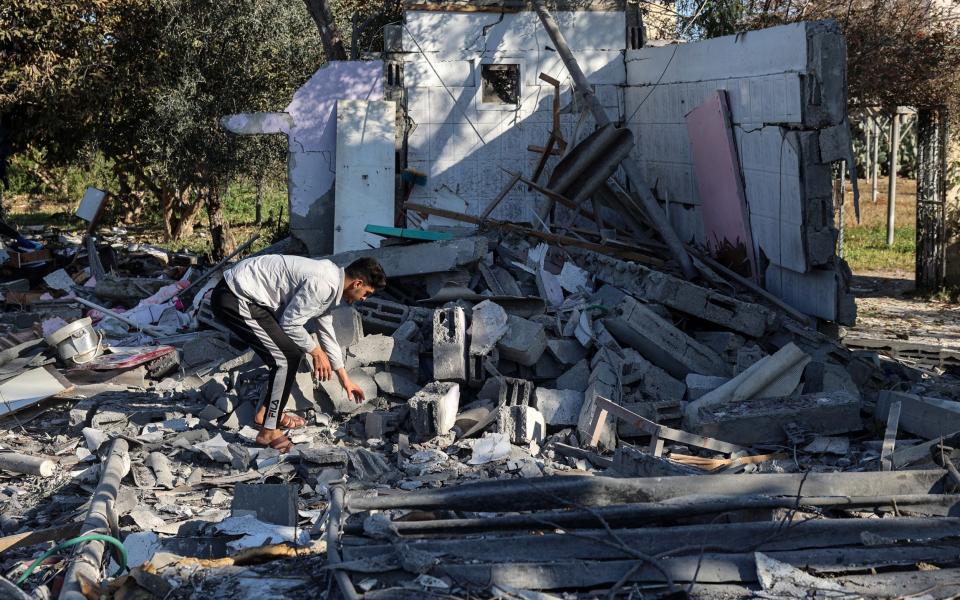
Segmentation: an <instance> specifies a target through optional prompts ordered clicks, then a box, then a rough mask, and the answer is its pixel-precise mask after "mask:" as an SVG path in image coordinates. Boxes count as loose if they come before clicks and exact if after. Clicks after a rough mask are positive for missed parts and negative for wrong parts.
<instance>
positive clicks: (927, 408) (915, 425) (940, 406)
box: [873, 391, 960, 440]
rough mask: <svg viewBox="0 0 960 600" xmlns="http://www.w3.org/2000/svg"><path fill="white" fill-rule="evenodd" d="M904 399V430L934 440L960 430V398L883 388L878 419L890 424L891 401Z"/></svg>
mask: <svg viewBox="0 0 960 600" xmlns="http://www.w3.org/2000/svg"><path fill="white" fill-rule="evenodd" d="M898 400H899V401H900V403H901V406H900V425H899V428H900V430H902V431H906V432H908V433H912V434H914V435H918V436H920V437H922V438H924V439H927V440H932V439H935V438H939V437H940V436H945V437H946V436H949V435H950V434H952V433H956V432H957V431H960V402H954V401H951V400H943V399H940V398H931V397H927V396H917V395H915V394H906V393H903V392H890V391H883V392H880V395H879V397H878V398H877V408H876V410H875V411H874V415H873V416H874V419H875V420H876V421H877V422H878V423H880V424H881V425H884V424H886V422H887V415H888V414H889V412H890V404H891V403H893V402H895V401H898Z"/></svg>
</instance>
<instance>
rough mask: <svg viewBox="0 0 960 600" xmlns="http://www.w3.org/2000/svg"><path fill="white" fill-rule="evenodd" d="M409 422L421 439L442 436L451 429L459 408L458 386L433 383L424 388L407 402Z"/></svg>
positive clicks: (448, 383)
mask: <svg viewBox="0 0 960 600" xmlns="http://www.w3.org/2000/svg"><path fill="white" fill-rule="evenodd" d="M407 404H408V405H409V406H410V420H411V421H412V423H413V428H414V430H415V431H416V432H417V435H418V436H420V437H421V438H434V437H436V436H438V435H444V434H446V433H447V432H448V431H450V429H451V428H452V427H453V424H454V423H455V422H456V419H457V411H458V409H459V408H460V386H459V385H458V384H456V383H450V382H439V381H435V382H432V383H429V384H427V385H426V386H424V387H423V388H422V389H421V390H420V391H419V392H417V393H416V394H415V395H414V396H413V398H410V400H409V401H408V402H407Z"/></svg>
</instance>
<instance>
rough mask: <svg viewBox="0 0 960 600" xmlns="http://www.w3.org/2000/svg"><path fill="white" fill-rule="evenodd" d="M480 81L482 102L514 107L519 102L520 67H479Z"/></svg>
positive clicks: (495, 65)
mask: <svg viewBox="0 0 960 600" xmlns="http://www.w3.org/2000/svg"><path fill="white" fill-rule="evenodd" d="M480 79H481V80H482V88H481V89H482V94H483V95H482V97H481V100H482V101H483V102H485V103H490V104H512V105H514V106H516V105H517V104H518V103H519V102H520V65H517V64H502V65H501V64H486V65H480Z"/></svg>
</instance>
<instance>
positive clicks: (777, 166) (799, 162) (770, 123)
mask: <svg viewBox="0 0 960 600" xmlns="http://www.w3.org/2000/svg"><path fill="white" fill-rule="evenodd" d="M625 56H626V62H627V88H626V100H625V104H626V106H625V108H626V117H627V118H628V119H629V126H630V128H631V129H632V130H633V132H634V135H635V139H636V141H637V148H636V156H637V158H638V159H639V160H640V164H641V166H642V168H643V171H644V173H645V175H646V178H647V181H648V183H649V184H650V185H651V186H654V187H655V189H656V195H657V197H658V198H659V199H660V200H661V201H663V202H665V204H666V205H667V206H668V212H669V215H670V219H671V222H672V223H673V225H674V228H675V229H676V230H677V232H678V234H680V235H681V237H682V238H684V239H686V240H692V241H697V242H700V243H702V242H703V241H704V239H703V238H704V236H703V225H702V222H701V219H700V213H699V205H700V198H699V197H698V194H697V187H696V181H695V179H694V171H693V162H692V158H691V153H690V144H689V138H688V134H687V128H686V123H685V120H684V117H685V115H686V114H687V113H688V112H690V111H691V110H692V109H694V108H696V107H697V106H699V105H700V104H702V103H703V102H704V101H705V100H706V99H707V97H708V96H709V94H710V93H711V92H712V91H714V90H720V89H722V90H726V92H727V96H728V98H729V102H730V112H731V121H732V123H733V127H734V130H735V136H736V145H737V150H738V154H739V158H740V164H741V165H742V172H743V179H744V188H745V191H746V199H747V204H748V209H749V213H750V225H751V232H752V236H753V241H754V248H755V251H756V254H757V256H758V257H759V256H763V257H765V258H766V260H767V261H769V266H768V267H767V269H766V271H765V273H764V274H763V275H764V282H765V285H766V287H767V289H769V290H770V291H772V292H774V293H776V294H778V295H779V296H780V297H782V298H784V299H785V300H787V301H788V302H790V303H791V304H792V305H794V306H796V307H797V308H800V309H801V310H804V311H805V312H807V313H808V314H813V315H816V316H819V317H822V318H825V319H829V320H839V321H841V322H849V321H852V319H853V317H854V312H855V307H854V305H853V299H852V297H850V296H849V295H848V294H847V287H848V283H847V269H846V265H845V264H841V263H842V261H838V260H837V259H836V258H835V256H834V252H835V243H836V235H837V231H836V229H835V227H834V222H833V202H832V199H831V191H832V188H831V171H830V164H829V161H828V160H826V159H823V158H821V148H820V146H821V143H824V144H827V143H829V144H834V142H835V141H836V138H834V137H833V136H831V137H830V139H829V141H827V140H826V139H824V140H821V135H820V131H819V130H822V129H825V130H828V131H829V132H830V133H835V132H836V129H830V128H831V127H839V128H845V126H846V121H845V120H846V115H847V97H846V47H845V43H844V40H843V36H842V35H841V34H840V31H839V28H838V27H837V26H836V24H832V23H827V22H817V23H800V24H795V25H785V26H781V27H775V28H771V29H765V30H760V31H750V32H747V33H745V34H741V35H739V36H728V37H722V38H715V39H711V40H706V41H703V42H699V43H695V44H685V45H677V46H667V47H660V48H644V49H641V50H627V51H626V53H625ZM658 82H659V83H658ZM844 131H845V129H844ZM834 153H835V151H834V150H833V149H831V150H830V154H834Z"/></svg>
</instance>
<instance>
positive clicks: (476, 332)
mask: <svg viewBox="0 0 960 600" xmlns="http://www.w3.org/2000/svg"><path fill="white" fill-rule="evenodd" d="M507 321H508V319H507V311H505V310H504V309H503V307H502V306H500V305H499V304H496V303H494V302H491V301H490V300H484V301H483V302H481V303H479V304H477V305H476V306H474V307H473V312H472V313H471V316H470V354H472V355H475V356H485V355H487V354H489V353H490V352H492V351H493V349H494V348H495V347H496V345H497V342H498V341H500V338H502V337H503V336H504V334H506V333H507Z"/></svg>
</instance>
